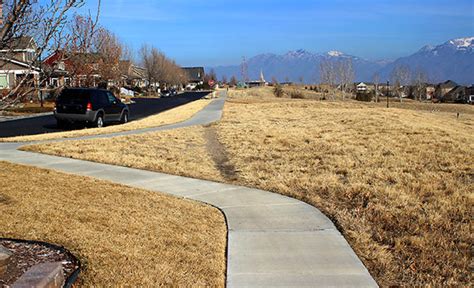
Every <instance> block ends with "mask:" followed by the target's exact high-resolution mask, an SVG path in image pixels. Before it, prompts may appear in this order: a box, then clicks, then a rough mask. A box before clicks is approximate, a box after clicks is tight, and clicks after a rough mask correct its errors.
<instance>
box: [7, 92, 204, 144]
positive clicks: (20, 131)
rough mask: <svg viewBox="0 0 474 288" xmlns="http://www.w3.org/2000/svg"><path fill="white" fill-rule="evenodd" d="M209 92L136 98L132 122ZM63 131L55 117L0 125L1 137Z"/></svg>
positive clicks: (22, 120) (42, 117)
mask: <svg viewBox="0 0 474 288" xmlns="http://www.w3.org/2000/svg"><path fill="white" fill-rule="evenodd" d="M205 95H207V92H186V93H184V94H181V95H178V96H175V97H169V98H159V99H146V98H135V99H133V100H134V101H135V102H136V103H135V104H132V105H129V107H130V120H131V121H133V120H137V119H141V118H144V117H147V116H150V115H153V114H157V113H160V112H163V111H166V110H169V109H172V108H175V107H178V106H181V105H183V104H186V103H189V102H192V101H195V100H198V99H201V98H202V97H204V96H205ZM59 131H62V130H61V129H58V128H57V127H56V120H55V119H54V116H53V115H47V116H40V117H34V118H26V119H19V120H13V121H6V122H1V123H0V137H13V136H22V135H36V134H43V133H51V132H59Z"/></svg>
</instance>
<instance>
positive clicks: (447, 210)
mask: <svg viewBox="0 0 474 288" xmlns="http://www.w3.org/2000/svg"><path fill="white" fill-rule="evenodd" d="M247 91H248V93H243V92H240V91H239V92H238V93H232V94H231V95H232V97H231V98H230V99H229V101H228V102H227V104H226V106H225V110H224V118H223V120H222V121H221V122H220V123H218V124H214V125H211V126H209V127H200V128H186V129H179V130H175V131H167V132H160V133H152V134H147V135H140V136H128V137H118V138H112V139H101V140H90V141H74V142H66V143H54V144H46V145H41V146H32V147H27V148H26V149H27V150H35V151H40V152H44V153H50V154H55V155H63V156H69V157H74V158H81V159H87V160H92V161H98V162H106V163H113V164H118V165H126V166H132V167H138V168H142V169H149V170H157V171H163V172H167V173H173V174H179V175H184V176H190V177H197V178H206V179H212V180H216V181H225V182H233V183H238V184H241V185H246V186H252V187H258V188H261V189H266V190H270V191H274V192H277V193H281V194H285V195H289V196H291V197H295V198H298V199H301V200H303V201H305V202H308V203H310V204H312V205H314V206H316V207H318V208H319V209H321V210H322V211H323V212H324V213H325V214H326V215H328V216H329V217H330V218H331V219H332V220H333V221H334V222H335V223H336V225H337V226H338V228H339V229H340V230H341V232H342V233H343V234H344V236H345V237H346V238H347V239H348V241H349V243H350V244H351V246H352V247H353V249H354V250H355V251H356V253H357V254H358V256H359V257H360V258H361V259H362V261H363V262H364V263H365V264H366V266H367V267H368V269H369V271H370V272H371V274H372V275H373V276H374V277H375V279H376V280H377V282H378V283H379V284H380V285H382V286H392V285H404V286H420V285H432V286H441V285H452V286H466V285H469V283H471V278H472V274H471V270H470V266H469V265H470V262H471V255H470V251H471V250H470V249H471V243H472V240H473V239H472V233H470V225H471V223H472V221H471V219H472V208H471V207H472V204H473V194H472V191H474V136H473V135H474V134H473V133H472V131H473V124H474V122H473V120H474V111H473V107H472V106H467V105H465V106H462V107H460V108H457V107H458V106H456V105H455V106H450V105H444V104H443V105H437V106H436V108H437V110H435V111H433V109H429V108H425V107H428V106H420V105H424V104H423V103H420V104H418V103H414V102H407V103H402V104H399V105H400V108H391V109H386V108H383V105H382V104H373V103H372V104H365V103H360V102H354V101H344V102H327V101H314V100H291V99H286V98H279V99H276V98H273V97H272V96H271V95H269V94H268V93H267V92H265V91H264V92H265V93H267V94H266V95H264V96H261V94H259V93H260V92H259V91H258V90H253V89H250V90H247ZM427 105H433V104H427ZM420 107H422V108H423V109H421V108H420ZM453 109H454V110H453ZM458 109H464V110H462V111H463V113H462V114H461V117H460V118H459V119H457V117H456V113H455V112H454V111H456V110H458ZM440 111H441V112H440ZM209 130H212V131H211V132H210V131H209ZM213 135H214V136H213ZM212 137H214V138H217V142H218V143H220V146H221V147H218V148H219V149H217V150H218V151H219V152H216V149H214V148H213V147H215V146H216V145H215V143H216V139H212ZM91 143H94V145H90V144H91ZM210 143H214V144H213V145H210ZM132 147H133V148H132ZM216 153H217V154H220V155H217V156H216V155H215V154H216ZM219 159H220V160H219Z"/></svg>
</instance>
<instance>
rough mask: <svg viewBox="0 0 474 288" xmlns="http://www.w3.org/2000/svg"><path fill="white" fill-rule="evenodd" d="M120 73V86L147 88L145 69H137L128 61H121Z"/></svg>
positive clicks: (137, 67)
mask: <svg viewBox="0 0 474 288" xmlns="http://www.w3.org/2000/svg"><path fill="white" fill-rule="evenodd" d="M119 68H120V72H121V73H122V83H121V85H122V86H129V87H140V88H144V87H146V86H147V84H148V81H147V79H146V69H145V68H143V67H139V66H137V65H135V64H133V63H132V61H130V60H121V61H120V62H119Z"/></svg>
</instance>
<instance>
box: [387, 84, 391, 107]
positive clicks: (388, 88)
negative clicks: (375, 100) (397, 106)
mask: <svg viewBox="0 0 474 288" xmlns="http://www.w3.org/2000/svg"><path fill="white" fill-rule="evenodd" d="M389 94H390V81H387V108H390V99H389V98H388V96H389Z"/></svg>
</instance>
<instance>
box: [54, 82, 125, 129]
mask: <svg viewBox="0 0 474 288" xmlns="http://www.w3.org/2000/svg"><path fill="white" fill-rule="evenodd" d="M129 113H130V112H129V108H128V106H127V105H125V104H123V103H122V102H121V101H120V100H119V99H117V98H116V97H115V96H114V94H113V93H112V92H110V91H108V90H101V89H85V88H70V89H64V90H63V91H62V92H61V94H60V95H59V97H58V99H57V100H56V109H55V110H54V117H56V121H57V123H58V127H60V128H62V127H64V126H65V125H66V124H68V123H72V122H85V123H86V124H88V125H90V126H93V127H99V128H100V127H103V126H104V123H105V122H114V121H117V122H121V123H127V122H128V119H129V116H130V115H129Z"/></svg>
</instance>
